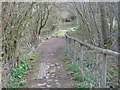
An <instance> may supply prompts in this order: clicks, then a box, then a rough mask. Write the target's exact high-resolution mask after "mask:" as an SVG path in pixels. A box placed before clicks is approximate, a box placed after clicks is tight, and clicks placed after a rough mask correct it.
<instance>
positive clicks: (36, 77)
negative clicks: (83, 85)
mask: <svg viewBox="0 0 120 90" xmlns="http://www.w3.org/2000/svg"><path fill="white" fill-rule="evenodd" d="M63 50H64V37H58V38H50V39H49V40H47V41H46V42H44V43H43V44H42V45H40V46H39V47H38V48H37V49H36V52H37V53H38V54H39V55H38V60H37V62H35V68H32V69H31V70H30V71H29V73H28V75H27V78H26V79H27V81H28V84H27V85H25V86H24V87H25V88H72V87H74V86H73V84H74V81H72V80H71V79H70V78H69V76H68V75H67V71H66V66H65V64H64V60H63V54H62V52H63Z"/></svg>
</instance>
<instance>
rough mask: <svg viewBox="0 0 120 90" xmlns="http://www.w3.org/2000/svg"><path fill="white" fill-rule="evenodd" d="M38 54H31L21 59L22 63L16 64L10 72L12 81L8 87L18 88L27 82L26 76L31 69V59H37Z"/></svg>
mask: <svg viewBox="0 0 120 90" xmlns="http://www.w3.org/2000/svg"><path fill="white" fill-rule="evenodd" d="M35 58H36V54H31V55H28V56H26V57H24V58H23V59H21V60H20V63H19V64H18V65H16V66H15V67H14V68H13V69H12V70H11V72H10V81H9V84H8V88H17V87H20V86H24V85H26V84H27V81H26V80H25V76H26V75H27V72H28V70H29V69H30V67H31V66H30V64H29V62H30V61H33V60H35Z"/></svg>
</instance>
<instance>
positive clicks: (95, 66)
mask: <svg viewBox="0 0 120 90" xmlns="http://www.w3.org/2000/svg"><path fill="white" fill-rule="evenodd" d="M65 50H66V52H67V53H68V57H69V59H70V60H71V61H72V63H73V64H76V65H78V66H79V70H80V74H81V75H82V76H83V77H84V79H85V81H87V82H89V83H90V84H91V87H97V88H101V87H102V88H106V87H107V88H112V87H113V88H116V87H118V86H119V79H118V55H120V54H119V53H118V52H115V51H111V50H108V49H102V48H99V47H96V46H93V45H90V44H87V43H84V42H82V41H79V40H78V39H76V38H73V37H71V36H69V35H68V33H67V34H66V35H65Z"/></svg>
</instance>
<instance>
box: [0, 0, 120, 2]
mask: <svg viewBox="0 0 120 90" xmlns="http://www.w3.org/2000/svg"><path fill="white" fill-rule="evenodd" d="M0 1H1V2H14V1H15V2H89V1H90V2H119V1H120V0H0Z"/></svg>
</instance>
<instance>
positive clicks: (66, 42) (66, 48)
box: [65, 35, 68, 52]
mask: <svg viewBox="0 0 120 90" xmlns="http://www.w3.org/2000/svg"><path fill="white" fill-rule="evenodd" d="M65 52H68V40H67V36H66V35H65Z"/></svg>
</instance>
